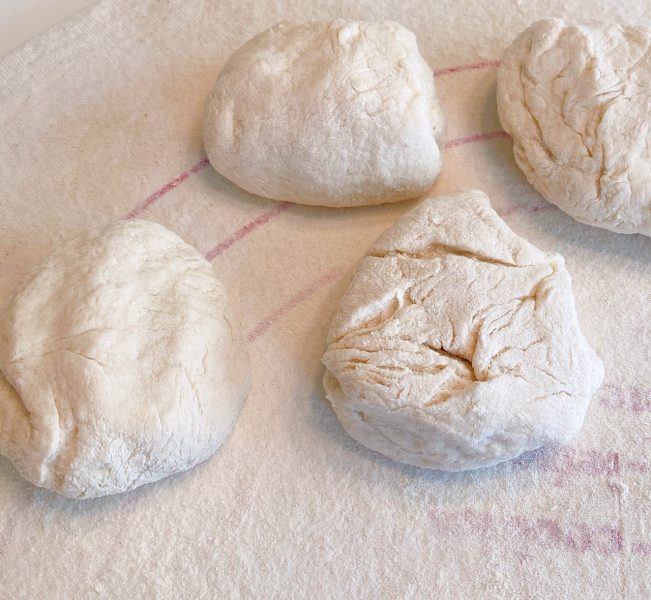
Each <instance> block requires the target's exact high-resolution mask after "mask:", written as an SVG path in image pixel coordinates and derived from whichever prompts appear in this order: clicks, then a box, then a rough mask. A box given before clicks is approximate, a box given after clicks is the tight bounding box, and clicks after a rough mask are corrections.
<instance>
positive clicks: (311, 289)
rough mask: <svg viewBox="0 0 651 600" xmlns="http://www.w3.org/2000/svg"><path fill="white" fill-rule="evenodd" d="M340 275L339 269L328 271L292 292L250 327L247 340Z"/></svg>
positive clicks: (250, 339)
mask: <svg viewBox="0 0 651 600" xmlns="http://www.w3.org/2000/svg"><path fill="white" fill-rule="evenodd" d="M340 276H341V271H340V270H338V269H336V270H332V271H328V272H327V273H326V274H325V275H322V276H321V277H319V278H318V279H316V280H315V281H313V282H312V283H310V284H309V285H308V286H307V287H304V288H303V289H302V290H300V291H299V292H298V293H296V294H294V295H293V296H292V297H291V298H290V299H289V300H288V301H287V302H285V304H283V305H282V306H280V307H278V308H277V309H276V310H274V311H273V312H272V313H271V314H270V315H268V316H267V317H266V318H264V319H262V321H260V322H259V323H258V324H257V325H256V326H255V327H254V328H253V329H251V331H249V333H248V335H247V336H246V339H247V341H248V342H252V341H254V340H255V339H256V338H258V337H260V336H261V335H262V334H263V333H264V332H265V331H267V329H269V327H271V326H272V325H273V324H274V323H275V322H276V321H277V320H278V319H280V318H281V317H282V316H283V315H285V314H286V313H288V312H290V311H291V310H292V309H294V308H296V307H297V306H298V305H299V304H302V303H303V302H305V301H306V300H307V299H309V298H310V297H311V296H313V295H314V294H316V292H318V291H319V290H320V289H322V288H323V287H325V286H326V285H328V284H329V283H332V282H333V281H336V280H337V279H338V278H339V277H340Z"/></svg>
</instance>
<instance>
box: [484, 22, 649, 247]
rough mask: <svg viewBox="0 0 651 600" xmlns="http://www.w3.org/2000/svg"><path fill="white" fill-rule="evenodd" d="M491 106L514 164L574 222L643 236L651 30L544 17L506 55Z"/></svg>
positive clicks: (646, 205)
mask: <svg viewBox="0 0 651 600" xmlns="http://www.w3.org/2000/svg"><path fill="white" fill-rule="evenodd" d="M497 103H498V107H499V114H500V119H501V121H502V125H503V127H504V129H505V130H506V131H507V132H508V133H510V134H511V135H512V136H513V141H514V152H515V159H516V161H517V163H518V165H519V166H520V168H521V169H522V170H523V171H524V174H525V175H526V177H527V179H528V180H529V181H530V182H531V183H532V184H533V186H534V187H535V188H536V189H537V190H538V191H539V192H540V193H541V194H542V195H543V196H544V197H545V198H546V199H547V200H549V202H552V203H553V204H556V205H557V206H558V207H559V208H561V209H562V210H564V211H565V212H566V213H568V214H569V215H571V216H572V217H574V218H575V219H576V220H577V221H581V222H582V223H587V224H588V225H595V226H597V227H603V228H605V229H610V230H611V231H615V232H617V233H642V234H644V235H649V236H651V176H650V175H649V174H650V173H651V31H650V30H648V29H644V28H643V27H625V26H621V25H614V24H611V23H596V22H595V23H590V24H587V25H570V24H568V23H566V22H565V21H563V20H562V19H548V20H544V21H539V22H538V23H535V24H534V25H532V26H531V27H529V28H528V29H526V30H525V31H524V32H523V33H522V34H520V36H519V37H518V38H517V39H516V40H515V41H514V42H513V44H512V46H511V47H510V48H509V49H508V50H507V52H506V54H505V55H504V58H503V60H502V64H501V66H500V69H499V71H498V76H497Z"/></svg>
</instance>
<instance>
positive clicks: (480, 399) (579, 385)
mask: <svg viewBox="0 0 651 600" xmlns="http://www.w3.org/2000/svg"><path fill="white" fill-rule="evenodd" d="M328 344H329V346H328V349H327V351H326V353H325V355H324V357H323V362H324V363H325V365H326V367H327V371H326V375H325V379H324V386H325V389H326V392H327V396H328V398H329V400H330V402H331V403H332V406H333V408H334V410H335V413H336V414H337V416H338V417H339V420H340V421H341V422H342V424H343V426H344V427H345V428H346V430H347V431H348V433H349V434H350V435H351V436H352V437H354V438H355V439H356V440H357V441H359V442H361V443H362V444H364V445H365V446H368V447H369V448H371V449H373V450H377V451H378V452H381V453H383V454H385V455H387V456H389V457H390V458H393V459H394V460H398V461H401V462H406V463H410V464H413V465H417V466H420V467H429V468H431V469H441V470H445V471H462V470H466V469H473V468H476V467H483V466H488V465H493V464H495V463H498V462H500V461H504V460H507V459H510V458H513V457H515V456H518V455H519V454H520V453H522V452H525V451H526V450H533V449H535V448H539V447H541V446H546V445H553V446H556V445H560V444H564V443H565V442H567V441H569V440H570V439H571V438H572V437H573V436H574V435H576V433H577V432H578V431H579V429H580V427H581V424H582V422H583V417H584V414H585V411H586V407H587V406H588V402H589V400H590V397H591V396H592V394H593V393H594V391H595V390H596V389H597V387H599V385H600V383H601V380H602V377H603V368H602V365H601V361H600V360H599V358H598V357H597V355H596V354H595V353H594V352H593V351H592V350H591V349H590V347H589V346H588V344H587V342H586V340H585V338H584V337H583V334H582V333H581V330H580V328H579V323H578V320H577V317H576V312H575V308H574V299H573V297H572V292H571V289H570V277H569V275H568V273H567V271H566V270H565V266H564V263H563V258H562V257H561V256H559V255H557V254H552V255H548V254H544V253H543V252H541V251H540V250H538V249H537V248H535V247H534V246H532V245H531V244H529V243H528V242H527V241H526V240H524V239H522V238H520V237H518V236H516V235H515V234H514V233H513V232H512V231H511V230H510V229H509V228H508V227H507V226H506V224H505V223H504V222H503V221H502V220H501V219H500V218H499V217H498V216H497V214H496V213H495V212H494V211H493V209H492V208H491V207H490V203H489V201H488V198H487V197H486V195H485V194H483V193H482V192H465V193H459V194H454V195H451V196H447V197H440V198H427V199H425V200H424V201H423V202H422V203H421V204H419V205H418V206H416V207H415V208H414V209H412V210H411V211H409V212H408V213H407V214H405V215H404V216H403V217H402V218H400V219H399V220H398V221H397V222H396V223H395V224H394V225H393V226H392V227H391V228H389V229H388V230H387V231H386V232H385V233H384V234H383V235H382V236H381V237H380V238H379V239H378V240H377V242H375V244H374V245H373V246H372V247H371V249H370V250H369V252H368V254H367V256H366V257H365V258H364V259H363V260H362V262H361V264H360V265H359V267H358V269H357V272H356V273H355V275H354V276H353V280H352V282H351V284H350V288H349V289H348V291H347V293H346V294H345V295H344V297H343V298H342V300H341V305H340V307H339V310H338V312H337V315H336V316H335V319H334V321H333V323H332V326H331V329H330V332H329V334H328Z"/></svg>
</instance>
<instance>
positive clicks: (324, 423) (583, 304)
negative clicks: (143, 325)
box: [0, 0, 651, 599]
mask: <svg viewBox="0 0 651 600" xmlns="http://www.w3.org/2000/svg"><path fill="white" fill-rule="evenodd" d="M650 9H651V3H650V2H649V0H642V1H641V0H618V1H615V0H605V1H604V2H602V3H601V4H600V5H598V6H596V5H595V4H594V3H593V2H591V1H588V0H549V1H548V2H544V3H539V2H534V1H533V0H520V1H517V2H516V1H515V0H496V1H494V2H484V1H480V0H457V1H452V0H443V1H440V2H439V1H435V0H424V1H422V2H407V3H405V2H393V1H390V0H360V1H358V2H341V1H338V0H326V1H324V2H319V3H316V2H309V1H308V0H292V1H291V2H281V1H280V0H270V1H260V0H258V1H253V0H244V1H235V0H219V1H218V0H214V1H210V2H209V1H200V0H197V1H195V2H177V1H173V0H143V1H141V2H128V1H127V0H106V1H105V2H101V3H99V4H97V5H94V6H93V7H91V8H90V9H88V10H87V11H85V12H83V13H81V14H79V15H77V16H75V17H74V18H72V19H70V20H68V21H66V22H65V23H63V24H61V25H60V26H58V27H56V28H55V29H52V30H50V31H48V32H46V33H45V34H43V35H42V36H40V37H38V38H37V39H35V40H33V41H31V42H29V43H28V44H26V45H24V46H22V47H21V48H19V49H18V50H17V51H16V52H14V53H13V54H11V55H9V56H8V57H6V58H5V59H3V60H2V61H1V62H0V81H1V82H2V83H1V84H0V181H1V182H2V185H1V186H0V214H1V215H2V218H1V219H0V240H1V243H0V305H4V304H5V302H6V301H7V299H8V298H9V296H10V294H11V293H12V290H13V288H14V286H15V285H16V284H17V282H18V281H19V280H20V278H21V277H22V276H23V274H24V273H25V272H26V271H27V270H28V269H30V268H32V267H33V266H35V265H36V264H37V263H38V262H39V261H40V260H42V259H43V258H44V257H45V256H46V255H47V254H49V253H50V252H51V251H52V250H53V249H54V248H56V247H58V245H59V244H60V243H61V241H62V240H64V239H66V238H67V237H69V236H71V235H73V234H75V233H77V232H80V231H83V230H86V229H88V228H90V227H93V226H100V225H104V224H107V223H110V222H113V221H115V220H117V219H121V218H126V217H129V216H131V217H134V216H138V217H139V218H143V219H149V220H153V221H156V222H159V223H161V224H163V225H165V226H166V227H168V228H170V229H171V230H173V231H175V232H176V233H178V234H179V235H180V236H181V237H182V238H184V239H185V240H187V241H188V242H190V243H191V244H193V245H194V246H195V247H197V248H198V249H199V250H200V251H202V252H205V253H206V255H207V256H208V258H209V259H210V260H211V261H212V263H213V265H214V268H215V270H216V272H217V274H218V275H219V277H220V278H221V279H222V281H223V282H224V283H225V285H226V287H227V289H228V292H229V294H230V295H232V296H234V297H239V302H238V305H239V310H240V313H241V314H242V321H243V328H244V331H245V334H246V335H247V339H248V344H249V352H250V354H251V358H252V363H253V389H252V393H251V395H250V397H249V399H248V401H247V403H246V405H245V407H244V409H243V411H242V413H241V415H240V418H239V420H238V422H237V424H236V426H235V429H234V431H233V433H232V435H231V437H230V438H229V439H228V440H227V442H226V443H225V444H224V446H222V448H221V449H220V450H219V451H218V452H217V453H216V455H215V456H214V457H213V458H212V459H210V460H209V461H207V462H206V463H204V464H202V465H200V466H198V467H197V468H195V469H193V470H191V471H189V472H187V473H184V474H181V475H178V476H174V477H171V478H168V479H166V480H163V481H160V482H158V483H155V484H152V485H147V486H144V487H142V488H139V489H137V490H135V491H133V492H129V493H127V494H124V495H120V496H116V497H110V498H104V499H98V500H89V501H73V500H68V499H65V498H60V497H57V496H55V495H54V494H52V493H49V492H46V491H44V490H39V489H37V488H35V487H34V486H32V485H31V484H29V483H28V482H26V481H24V480H23V479H22V478H21V477H20V476H19V475H18V473H17V472H16V471H15V470H14V469H13V468H12V466H11V464H10V463H9V461H8V460H5V459H0V564H1V565H2V567H1V568H0V598H3V599H4V598H41V597H44V596H47V597H48V598H92V597H103V598H124V597H139V598H351V597H352V598H424V597H437V598H482V599H490V598H496V599H497V598H505V597H507V598H508V597H521V598H535V599H539V598H583V599H589V598H647V597H649V596H650V595H651V569H650V568H649V564H650V563H651V502H650V496H649V490H650V489H651V486H650V483H651V458H649V457H650V456H651V452H650V451H651V388H650V384H649V378H650V377H649V375H650V372H649V364H650V360H649V359H650V356H649V355H650V352H649V322H650V320H651V319H650V317H651V311H650V309H649V298H650V296H651V267H650V261H651V239H648V238H645V237H643V236H639V235H618V234H614V233H610V232H608V231H604V230H600V229H597V228H594V227H589V226H586V225H582V224H580V223H577V222H576V221H574V220H573V219H571V218H570V217H569V216H567V215H565V214H564V213H562V212H561V211H560V210H558V209H556V208H554V207H553V206H552V205H550V204H548V203H546V202H545V201H544V200H543V198H542V197H541V196H540V195H539V194H537V193H536V192H535V190H534V189H533V188H532V187H531V186H530V185H529V184H528V183H527V181H526V179H525V177H524V175H523V174H522V173H521V171H520V170H519V169H518V167H517V166H516V164H515V162H514V160H513V152H512V144H511V141H510V139H509V138H508V137H507V136H506V135H505V134H504V133H503V132H502V131H501V128H500V123H499V120H498V117H497V108H496V101H495V77H496V73H495V71H496V65H497V61H499V59H500V57H501V56H502V54H503V52H504V49H505V48H506V46H507V45H508V44H509V43H510V42H511V40H512V39H513V38H514V37H515V36H516V35H517V34H518V33H519V32H520V31H521V30H523V29H524V28H525V27H526V26H528V25H529V24H530V23H532V22H534V21H535V20H537V19H540V18H544V17H551V16H561V17H563V18H565V19H567V20H570V21H577V20H585V19H589V18H595V17H598V18H601V19H612V20H614V21H617V22H628V23H635V24H643V25H647V26H649V25H651V10H650ZM337 17H343V18H348V19H378V20H379V19H392V20H395V21H397V22H399V23H401V24H402V25H404V26H405V27H407V28H408V29H410V30H412V31H413V32H414V33H415V34H416V37H417V39H418V44H419V48H420V52H421V54H422V55H423V57H424V58H425V60H426V61H427V62H428V63H429V64H430V66H431V67H432V68H433V69H434V70H435V73H436V89H437V95H438V98H439V101H440V103H441V106H442V109H443V113H444V116H445V121H446V132H447V134H446V135H447V142H446V144H445V145H444V146H443V151H442V162H443V167H442V171H441V174H440V176H439V178H438V181H437V183H436V185H435V187H434V192H435V193H439V194H442V193H446V192H451V191H455V190H458V189H460V188H466V189H480V190H483V191H484V192H486V193H487V194H488V195H489V197H490V198H491V201H492V205H493V207H494V208H495V209H496V210H497V211H498V213H499V214H500V215H501V216H502V217H503V218H504V219H505V220H506V222H507V223H508V224H509V226H510V227H512V229H513V230H514V231H515V233H517V234H518V235H521V236H523V237H524V238H526V239H527V240H529V241H530V242H531V243H532V244H534V245H535V246H537V247H538V248H540V249H541V250H542V251H544V252H547V253H552V252H558V253H560V254H562V255H563V256H564V257H565V260H566V265H567V268H568V271H569V272H570V274H571V276H572V288H573V292H574V295H575V298H576V305H577V312H578V315H579V321H580V323H581V327H582V330H583V332H584V334H585V336H586V338H587V340H588V342H589V344H590V345H591V346H592V348H593V349H594V350H595V351H596V352H597V353H598V354H599V356H600V357H601V359H602V360H603V362H604V367H605V380H604V384H603V385H602V387H601V389H600V390H599V391H598V392H597V395H596V397H595V398H594V399H593V401H592V403H591V404H590V406H589V408H588V412H587V416H586V420H585V424H584V427H583V429H582V431H581V433H580V434H579V436H578V437H577V439H576V440H575V441H574V442H573V443H572V444H571V445H570V446H569V447H566V448H564V449H562V450H559V451H555V452H539V453H535V454H533V455H527V456H525V457H522V458H520V459H518V460H516V461H512V462H509V463H506V464H504V465H501V466H498V467H495V468H489V469H483V470H477V471H474V472H468V473H461V474H441V473H435V472H429V471H426V470H422V469H418V468H416V467H409V466H406V465H400V464H397V463H395V462H391V461H390V460H388V459H385V458H383V457H382V456H380V455H378V454H376V453H373V452H371V451H370V450H367V449H365V448H363V447H362V446H360V445H359V444H357V443H356V442H354V441H353V440H352V439H351V438H350V437H349V436H348V435H347V434H346V433H345V432H344V431H343V429H342V427H341V425H340V424H339V422H338V421H337V419H336V417H335V415H334V414H333V412H332V410H331V408H330V406H329V404H328V402H327V401H326V399H325V396H324V392H323V388H322V385H321V380H322V378H323V373H324V368H323V366H322V365H321V362H320V359H321V356H322V354H323V351H324V349H325V347H326V339H325V338H326V331H327V328H328V325H329V323H330V322H331V320H332V317H333V315H334V311H335V309H336V306H337V302H338V300H339V298H340V297H341V295H342V294H343V292H344V290H345V289H346V288H347V285H348V281H349V279H350V276H351V274H352V272H353V270H354V268H355V266H356V264H357V263H358V261H359V260H360V259H361V257H362V256H363V255H364V254H365V252H366V249H367V248H368V247H369V246H370V244H371V243H372V242H373V241H374V240H375V238H376V237H377V236H378V235H379V234H380V233H381V232H382V231H383V230H384V229H386V228H387V227H388V226H389V224H390V223H392V222H393V221H394V220H395V219H396V218H397V217H398V216H399V215H401V214H403V213H404V212H405V211H406V210H408V209H409V208H410V207H411V206H413V204H414V203H413V202H412V201H410V202H404V203H399V204H393V205H382V206H375V207H360V208H353V209H326V208H316V207H308V206H295V205H291V204H287V203H277V202H273V201H270V200H265V199H262V198H259V197H254V196H252V195H250V194H247V193H245V192H244V191H242V190H240V189H238V188H236V187H235V186H233V185H232V184H231V183H229V182H228V181H226V180H225V179H224V178H222V177H220V176H219V175H217V173H216V172H215V171H214V170H213V169H211V168H210V167H209V166H208V164H207V161H206V159H205V154H204V150H203V146H202V140H201V127H202V122H203V112H204V107H205V102H206V99H207V97H208V94H209V92H210V89H211V88H212V86H213V84H214V82H215V79H216V76H217V73H218V72H219V70H220V68H221V66H222V65H223V64H224V62H225V61H226V59H227V58H228V56H229V55H230V53H231V52H232V51H233V50H235V49H236V48H237V47H239V46H240V45H241V44H242V43H243V42H244V41H245V40H247V39H249V38H250V37H251V36H253V35H255V34H256V33H258V32H260V31H263V30H264V29H266V28H267V27H270V26H271V25H273V24H274V23H276V22H279V21H281V20H295V21H296V20H299V21H300V20H319V19H330V18H337ZM5 385H6V383H5V382H3V381H0V393H3V386H5Z"/></svg>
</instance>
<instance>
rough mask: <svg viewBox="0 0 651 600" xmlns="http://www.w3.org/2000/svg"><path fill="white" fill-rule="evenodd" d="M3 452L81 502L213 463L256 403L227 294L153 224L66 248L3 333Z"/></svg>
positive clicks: (24, 288) (189, 252) (27, 286)
mask: <svg viewBox="0 0 651 600" xmlns="http://www.w3.org/2000/svg"><path fill="white" fill-rule="evenodd" d="M0 372H1V374H2V375H4V378H6V379H5V380H2V377H1V376H0V380H2V385H0V451H1V452H2V453H3V454H5V455H6V456H7V457H9V459H10V460H11V461H12V462H13V463H14V465H15V466H16V468H17V469H18V470H19V472H20V473H21V474H22V475H23V476H24V477H25V478H27V479H28V480H29V481H31V482H32V483H34V484H36V485H38V486H41V487H45V488H48V489H51V490H54V491H56V492H59V493H60V494H63V495H65V496H69V497H76V498H93V497H96V496H104V495H107V494H114V493H117V492H124V491H126V490H130V489H132V488H135V487H137V486H139V485H142V484H144V483H149V482H152V481H156V480H158V479H161V478H163V477H166V476H167V475H170V474H172V473H176V472H178V471H183V470H185V469H189V468H191V467H193V466H194V465H196V464H197V463H199V462H201V461H203V460H206V459H207V458H208V457H209V456H211V455H212V454H213V452H215V450H216V449H217V448H218V447H219V446H220V445H221V444H222V442H223V441H224V440H225V438H226V437H227V436H228V434H229V432H230V431H231V429H232V427H233V424H234V422H235V419H236V417H237V414H238V412H239V410H240V407H241V406H242V403H243V402H244V399H245V398H246V396H247V393H248V390H249V365H248V357H247V355H246V352H245V350H244V349H243V346H242V344H241V343H240V342H239V338H238V334H237V325H236V324H235V323H234V322H233V317H232V315H231V312H230V310H229V308H228V305H227V300H226V294H225V292H224V287H223V285H222V284H221V282H220V281H219V280H218V279H217V278H216V277H215V275H214V274H213V270H212V267H211V266H210V264H209V263H208V262H207V261H206V260H205V259H204V258H203V257H202V256H201V255H200V254H199V253H198V252H197V251H196V250H195V249H194V248H193V247H192V246H190V245H189V244H186V243H185V242H184V241H183V240H181V239H180V238H179V237H178V236H176V235H175V234H174V233H172V232H171V231H168V230H167V229H165V228H164V227H162V226H161V225H157V224H155V223H151V222H148V221H138V220H133V221H128V222H122V223H118V224H116V225H113V226H111V227H109V228H108V229H104V230H101V231H93V232H90V233H88V234H86V235H84V236H82V237H80V238H78V239H75V240H72V241H70V242H68V243H66V244H65V245H64V246H63V247H62V248H60V249H59V250H57V251H56V252H55V253H54V254H53V255H52V256H50V257H49V258H48V259H46V260H45V261H44V262H43V263H42V264H41V265H40V266H39V267H37V268H36V269H35V270H33V271H32V272H31V273H30V274H29V275H28V276H27V278H26V279H25V280H24V281H23V283H22V284H21V285H20V286H19V287H18V289H17V290H16V292H15V295H14V296H13V298H12V299H11V301H10V302H9V304H8V306H7V308H6V310H5V313H4V315H3V320H2V321H1V322H0Z"/></svg>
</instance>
